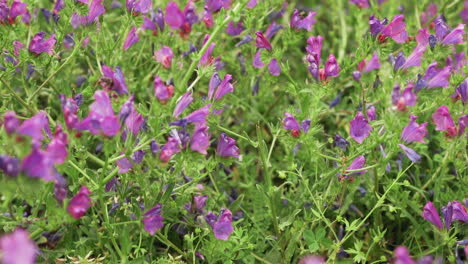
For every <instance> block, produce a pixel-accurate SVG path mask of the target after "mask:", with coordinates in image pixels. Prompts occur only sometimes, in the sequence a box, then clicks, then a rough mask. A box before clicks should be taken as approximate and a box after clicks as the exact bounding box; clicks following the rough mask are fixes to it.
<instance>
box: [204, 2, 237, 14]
mask: <svg viewBox="0 0 468 264" xmlns="http://www.w3.org/2000/svg"><path fill="white" fill-rule="evenodd" d="M205 3H206V7H207V8H208V10H209V11H210V12H213V13H216V12H218V11H219V10H221V8H224V9H228V8H230V7H231V0H206V1H205Z"/></svg>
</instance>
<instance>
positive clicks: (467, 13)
mask: <svg viewBox="0 0 468 264" xmlns="http://www.w3.org/2000/svg"><path fill="white" fill-rule="evenodd" d="M463 5H464V8H463V10H462V11H461V12H460V17H461V19H462V20H463V22H465V23H468V1H465V2H464V3H463Z"/></svg>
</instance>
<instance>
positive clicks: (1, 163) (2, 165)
mask: <svg viewBox="0 0 468 264" xmlns="http://www.w3.org/2000/svg"><path fill="white" fill-rule="evenodd" d="M0 170H1V171H3V173H4V174H5V175H8V176H10V177H16V176H18V174H19V173H20V160H19V159H18V158H15V157H10V156H8V155H0Z"/></svg>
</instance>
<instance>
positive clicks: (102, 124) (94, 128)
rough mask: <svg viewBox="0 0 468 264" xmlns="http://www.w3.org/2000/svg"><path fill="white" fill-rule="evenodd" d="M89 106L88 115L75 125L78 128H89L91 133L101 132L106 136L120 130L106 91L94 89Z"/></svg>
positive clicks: (113, 134)
mask: <svg viewBox="0 0 468 264" xmlns="http://www.w3.org/2000/svg"><path fill="white" fill-rule="evenodd" d="M89 108H90V113H89V115H88V116H87V117H86V118H85V119H83V121H81V123H80V124H78V125H77V128H78V129H79V130H89V131H90V132H91V133H92V134H93V135H98V134H103V135H104V136H107V137H113V136H115V135H116V134H117V133H118V132H119V131H120V123H119V120H118V118H117V116H115V114H114V110H113V109H112V104H111V101H110V98H109V95H108V94H107V92H105V91H103V90H98V91H96V92H95V93H94V103H92V104H91V105H90V107H89Z"/></svg>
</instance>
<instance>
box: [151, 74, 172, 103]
mask: <svg viewBox="0 0 468 264" xmlns="http://www.w3.org/2000/svg"><path fill="white" fill-rule="evenodd" d="M173 94H174V86H172V85H171V84H169V85H166V84H165V83H164V82H163V81H162V80H161V78H159V76H158V75H155V76H154V96H156V98H158V100H159V101H160V102H161V103H165V102H166V101H167V100H169V99H171V98H172V95H173Z"/></svg>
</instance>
